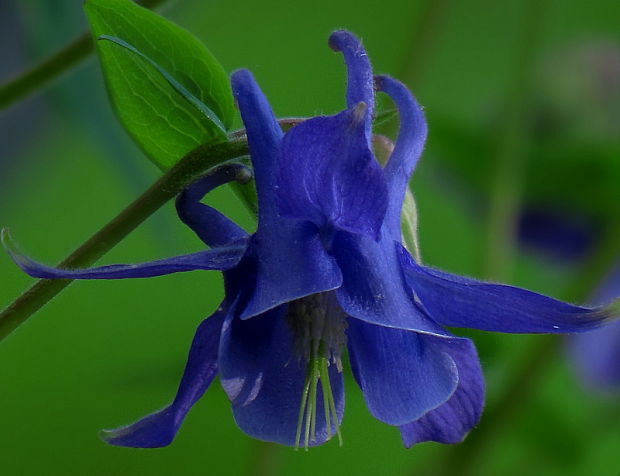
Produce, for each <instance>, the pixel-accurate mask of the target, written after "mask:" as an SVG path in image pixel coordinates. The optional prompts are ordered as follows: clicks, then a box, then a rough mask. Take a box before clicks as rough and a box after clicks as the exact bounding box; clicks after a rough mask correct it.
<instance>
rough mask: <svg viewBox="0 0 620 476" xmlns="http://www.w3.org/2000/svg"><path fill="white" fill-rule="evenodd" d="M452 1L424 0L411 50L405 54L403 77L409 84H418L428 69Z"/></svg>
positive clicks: (410, 43)
mask: <svg viewBox="0 0 620 476" xmlns="http://www.w3.org/2000/svg"><path fill="white" fill-rule="evenodd" d="M449 5H450V0H424V1H423V2H422V6H421V7H420V13H419V14H418V18H417V20H416V22H415V25H414V27H413V28H412V29H411V32H412V35H411V39H410V41H409V48H408V49H407V52H406V54H405V63H404V64H403V66H402V69H401V77H402V78H404V79H405V81H406V82H407V83H408V84H416V83H418V82H419V81H420V76H421V74H422V72H423V71H424V69H425V68H426V63H427V61H428V58H429V57H430V56H431V53H432V52H433V45H435V43H436V41H435V40H436V39H437V37H438V36H439V34H440V33H441V23H442V22H443V19H444V16H445V14H446V12H447V11H448V7H449Z"/></svg>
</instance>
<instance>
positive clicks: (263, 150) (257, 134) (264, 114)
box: [231, 69, 283, 229]
mask: <svg viewBox="0 0 620 476" xmlns="http://www.w3.org/2000/svg"><path fill="white" fill-rule="evenodd" d="M231 84H232V90H233V94H234V96H235V99H236V101H237V104H238V106H239V112H240V113H241V119H243V124H244V125H245V130H246V134H247V138H248V146H249V148H250V155H251V158H252V166H253V171H254V179H255V181H256V193H257V196H258V215H259V219H258V226H259V229H260V228H261V227H270V226H271V219H272V218H274V217H275V216H277V209H276V203H275V196H274V192H275V188H274V186H275V173H276V160H277V157H278V153H279V150H280V142H281V140H282V136H283V133H282V129H281V128H280V125H279V124H278V121H277V120H276V118H275V116H274V115H273V112H272V110H271V107H270V106H269V102H268V101H267V98H266V97H265V95H264V94H263V92H262V91H261V90H260V88H259V87H258V85H257V84H256V81H255V80H254V77H253V76H252V73H250V72H249V71H247V70H245V69H241V70H238V71H235V72H234V73H233V74H232V76H231Z"/></svg>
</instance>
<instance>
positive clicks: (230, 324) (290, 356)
mask: <svg viewBox="0 0 620 476" xmlns="http://www.w3.org/2000/svg"><path fill="white" fill-rule="evenodd" d="M285 313H286V306H281V307H279V308H276V309H273V310H271V311H269V312H267V313H265V314H264V315H261V316H259V318H257V319H250V320H247V321H242V320H240V319H238V318H229V319H227V320H226V323H225V324H224V328H223V332H222V340H221V344H220V379H221V381H222V386H223V387H224V390H225V391H226V393H227V395H228V397H229V398H230V400H231V402H232V406H233V414H234V417H235V421H236V422H237V425H238V426H239V428H241V429H242V430H243V431H244V432H245V433H247V434H248V435H250V436H252V437H254V438H257V439H259V440H265V441H272V442H275V443H280V444H283V445H288V446H293V445H295V436H296V431H297V419H298V414H299V408H300V403H301V398H302V391H303V386H304V379H305V365H306V364H305V363H300V362H298V361H297V359H296V357H295V353H294V349H293V348H292V334H291V330H290V329H289V327H288V325H287V323H286V321H285ZM329 374H330V382H331V387H332V391H333V395H334V400H335V406H336V410H337V414H338V418H339V421H341V420H342V414H343V411H344V387H343V381H342V374H341V373H339V372H338V371H337V370H336V368H335V366H334V365H332V366H330V370H329ZM322 401H323V396H322V391H321V388H320V385H319V389H318V395H317V402H322ZM317 409H318V411H317V416H316V439H315V441H314V442H312V444H313V445H317V444H321V443H323V442H324V441H325V440H326V439H327V438H328V434H327V425H326V422H325V415H324V412H323V407H322V405H318V406H317ZM334 431H335V428H332V435H333V434H334Z"/></svg>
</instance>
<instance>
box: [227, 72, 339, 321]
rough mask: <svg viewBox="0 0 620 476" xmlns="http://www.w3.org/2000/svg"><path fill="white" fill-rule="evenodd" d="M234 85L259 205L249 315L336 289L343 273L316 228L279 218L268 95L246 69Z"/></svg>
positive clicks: (275, 131)
mask: <svg viewBox="0 0 620 476" xmlns="http://www.w3.org/2000/svg"><path fill="white" fill-rule="evenodd" d="M232 86H233V92H234V94H235V97H236V98H237V103H238V104H239V110H240V112H241V117H242V119H243V123H244V124H245V127H246V132H247V136H248V144H249V147H250V153H251V155H252V164H253V166H254V176H255V179H256V190H257V194H258V206H259V219H258V229H257V231H256V233H255V235H254V236H253V237H252V245H251V252H252V253H253V256H252V258H251V260H253V263H254V270H253V273H252V274H253V275H254V276H255V277H256V278H255V280H256V282H255V285H254V286H253V290H252V292H248V293H246V294H251V296H250V297H249V302H247V306H246V308H245V309H244V311H243V313H242V317H243V318H249V317H252V316H255V315H258V314H261V313H263V312H265V311H267V310H268V309H271V308H273V307H276V306H278V305H280V304H282V303H285V302H288V301H290V300H292V299H296V298H299V297H303V296H306V295H309V294H314V293H317V292H321V291H326V290H329V289H334V288H336V287H338V286H340V283H341V280H342V277H341V275H340V271H339V270H338V267H337V266H336V263H335V262H334V260H333V258H332V257H331V256H329V255H328V254H327V252H326V251H325V249H324V247H323V245H322V243H321V239H320V236H319V230H318V229H317V228H316V227H315V226H313V225H312V226H310V224H308V223H300V222H297V221H294V220H290V219H287V218H282V217H281V216H280V213H279V210H278V209H277V204H276V200H275V193H276V190H277V188H276V168H277V163H276V162H277V157H278V154H279V149H280V142H281V139H282V130H281V129H280V126H279V125H278V123H277V121H276V119H275V117H274V116H273V113H272V111H271V108H270V107H269V104H268V102H267V99H266V98H265V96H264V95H263V93H262V92H261V90H260V89H259V87H258V85H257V84H256V82H255V81H254V78H253V77H252V75H251V74H250V73H249V72H248V71H245V70H240V71H237V72H235V73H234V74H233V75H232ZM248 261H250V259H248ZM248 265H249V264H248Z"/></svg>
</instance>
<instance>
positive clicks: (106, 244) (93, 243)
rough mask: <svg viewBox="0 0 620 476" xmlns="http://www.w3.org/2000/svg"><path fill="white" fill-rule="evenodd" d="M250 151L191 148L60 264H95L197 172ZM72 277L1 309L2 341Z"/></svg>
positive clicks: (40, 286) (44, 284)
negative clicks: (191, 149)
mask: <svg viewBox="0 0 620 476" xmlns="http://www.w3.org/2000/svg"><path fill="white" fill-rule="evenodd" d="M247 153H248V147H247V142H246V141H244V140H234V141H230V142H225V143H220V144H215V145H208V146H202V147H199V148H197V149H195V150H194V151H192V152H190V153H189V154H188V155H187V156H185V157H184V158H183V159H181V160H180V161H179V162H178V163H177V164H176V165H175V166H174V167H173V168H172V169H170V170H169V171H168V172H166V173H165V174H164V175H163V176H162V177H161V178H160V179H159V180H158V181H157V182H155V183H154V184H153V185H152V186H151V187H150V188H149V189H148V190H147V191H146V192H144V193H143V194H142V195H141V196H140V197H138V198H137V199H136V200H135V201H134V202H133V203H131V204H130V205H129V206H128V207H127V208H126V209H125V210H123V211H122V212H121V213H120V214H119V215H117V216H116V217H115V218H114V219H113V220H112V221H111V222H109V223H108V224H107V225H105V226H104V227H103V228H101V229H100V230H99V231H98V232H97V233H95V234H94V235H93V236H92V237H91V238H90V239H88V240H87V241H86V242H85V243H84V244H82V246H80V247H79V248H78V249H76V250H75V251H74V252H73V253H71V254H70V255H69V256H68V257H67V258H66V259H65V260H63V261H62V262H61V263H60V264H59V265H58V267H59V268H84V267H88V266H90V265H92V264H93V263H95V262H96V261H97V260H98V259H99V258H101V257H102V256H103V255H104V254H106V253H107V252H108V251H110V250H111V249H112V248H113V247H114V246H116V245H117V244H118V243H119V242H120V241H121V240H122V239H123V238H125V237H126V236H127V235H128V234H129V233H130V232H131V231H133V230H134V229H135V228H136V227H137V226H138V225H139V224H140V223H142V222H143V221H144V220H145V219H146V218H148V217H149V216H150V215H152V214H153V213H154V212H155V211H157V210H158V209H159V208H160V207H161V206H162V205H164V204H165V203H166V202H167V201H168V200H170V199H172V198H174V197H175V196H176V195H177V194H178V193H179V192H180V191H181V190H182V189H183V188H184V187H186V186H187V185H189V184H190V183H191V182H193V181H194V180H195V179H196V178H197V177H198V176H200V175H201V174H203V173H205V172H206V171H208V170H210V169H212V168H213V167H215V166H217V165H219V164H221V163H223V162H225V161H227V160H230V159H234V158H236V157H240V156H243V155H247ZM250 206H251V204H250ZM71 281H72V280H69V279H57V280H46V279H42V280H39V281H37V282H36V283H35V284H34V285H33V286H32V287H31V288H30V289H28V290H27V291H25V292H24V293H23V294H22V295H21V296H19V297H18V298H17V299H16V300H15V301H14V302H13V303H12V304H10V305H9V306H8V307H7V308H6V309H4V310H3V311H2V312H1V313H0V341H2V339H4V338H5V337H7V336H8V335H9V334H10V333H11V332H13V330H15V329H16V328H17V327H18V326H19V325H20V324H22V323H23V322H24V321H26V320H27V319H28V318H29V317H30V316H32V315H33V314H34V313H35V312H36V311H38V310H39V309H40V308H41V307H43V306H44V305H45V304H46V303H47V302H48V301H50V300H51V299H52V298H53V297H54V296H56V295H57V294H58V293H60V292H61V291H62V290H63V289H64V288H66V287H67V286H68V285H69V284H70V283H71Z"/></svg>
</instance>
